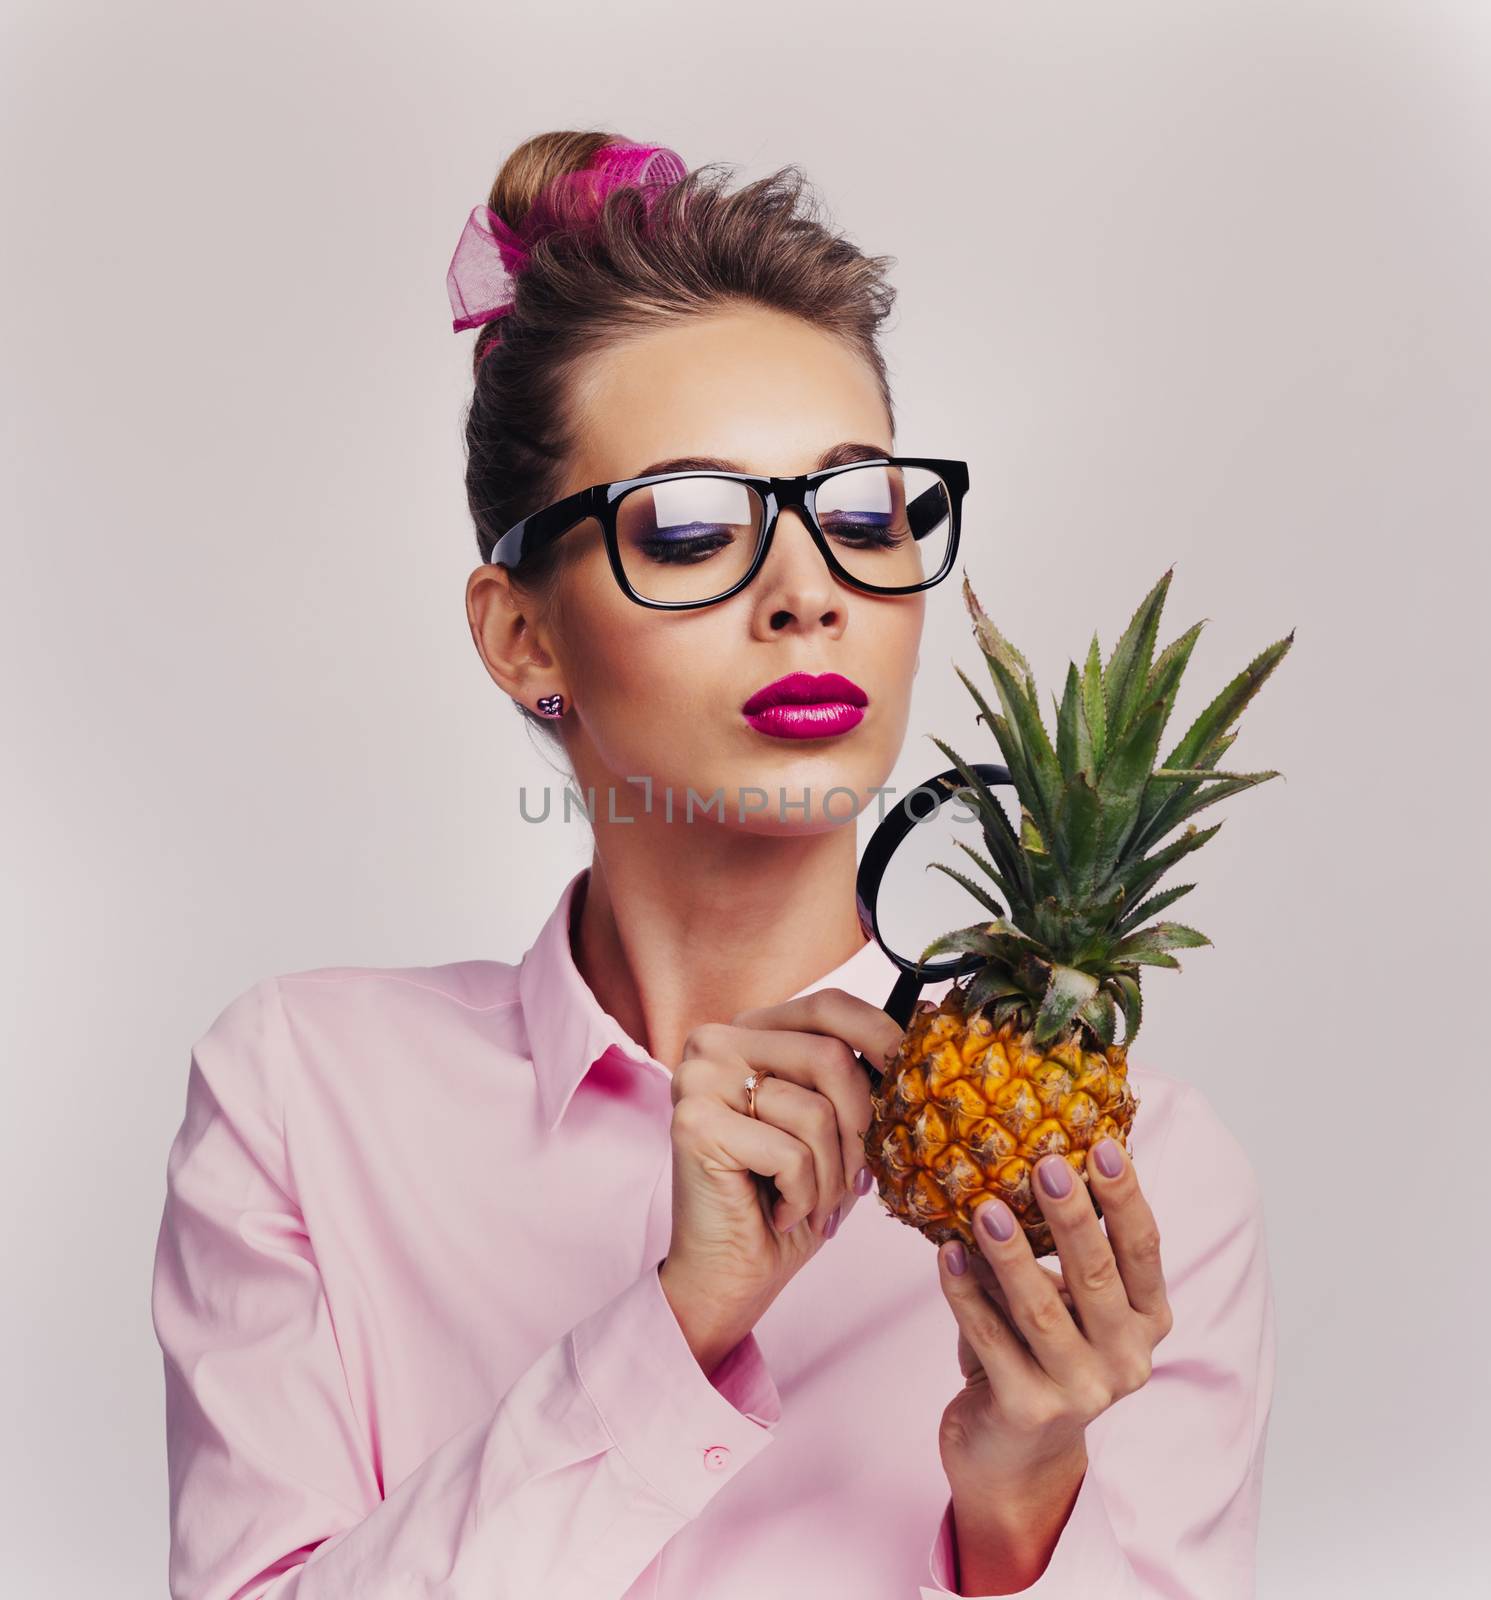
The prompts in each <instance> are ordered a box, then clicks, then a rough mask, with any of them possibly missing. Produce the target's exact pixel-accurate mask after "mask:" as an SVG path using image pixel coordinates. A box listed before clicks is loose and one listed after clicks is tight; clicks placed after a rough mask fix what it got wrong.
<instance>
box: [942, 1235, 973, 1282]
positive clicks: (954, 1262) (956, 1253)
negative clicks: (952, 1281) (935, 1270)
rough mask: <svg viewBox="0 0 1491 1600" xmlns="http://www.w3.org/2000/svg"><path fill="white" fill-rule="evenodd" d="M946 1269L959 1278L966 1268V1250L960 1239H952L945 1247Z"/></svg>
mask: <svg viewBox="0 0 1491 1600" xmlns="http://www.w3.org/2000/svg"><path fill="white" fill-rule="evenodd" d="M947 1270H948V1271H949V1272H950V1273H952V1275H953V1276H954V1277H955V1278H961V1277H962V1276H963V1274H964V1273H965V1272H966V1271H967V1270H968V1252H967V1251H966V1250H965V1249H964V1248H963V1241H962V1240H961V1239H954V1240H953V1242H952V1243H951V1244H950V1245H949V1246H948V1247H947Z"/></svg>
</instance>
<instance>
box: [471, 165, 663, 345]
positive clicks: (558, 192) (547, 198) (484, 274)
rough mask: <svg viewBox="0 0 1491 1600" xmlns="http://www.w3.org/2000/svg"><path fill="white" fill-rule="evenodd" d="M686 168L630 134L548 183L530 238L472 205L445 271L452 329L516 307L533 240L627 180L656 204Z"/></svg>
mask: <svg viewBox="0 0 1491 1600" xmlns="http://www.w3.org/2000/svg"><path fill="white" fill-rule="evenodd" d="M687 173H688V168H687V167H686V166H685V165H684V163H683V159H682V157H680V156H679V155H678V154H677V152H676V151H673V150H670V149H668V147H667V146H666V145H660V144H634V143H632V141H631V140H629V139H624V140H620V141H613V142H612V143H610V144H605V145H602V146H601V148H600V149H599V150H598V151H597V152H596V153H595V155H594V156H593V157H592V158H591V161H590V164H589V165H588V166H587V167H586V168H585V169H584V170H583V171H580V172H566V173H562V174H561V175H560V176H559V177H558V178H556V179H554V180H553V181H552V182H551V183H549V184H546V185H545V187H544V189H543V192H542V193H541V194H540V195H539V197H538V199H537V200H535V201H534V203H533V206H532V208H531V209H530V211H529V213H528V215H527V216H526V217H525V218H524V219H523V235H519V234H518V233H516V232H514V231H513V229H511V228H510V227H508V225H507V224H506V223H505V222H504V221H503V220H502V218H501V217H499V216H498V215H497V213H496V212H495V211H493V210H492V209H491V208H490V207H489V206H485V205H479V206H475V207H473V209H472V212H471V215H470V216H469V217H467V219H466V226H465V227H464V228H463V229H462V230H461V237H460V239H459V240H458V241H457V243H456V250H455V254H454V255H453V256H452V257H451V258H450V268H449V270H448V271H447V272H446V274H445V287H446V291H447V293H448V294H449V295H450V309H451V311H452V312H453V313H454V316H453V319H452V321H451V328H452V330H453V331H454V332H456V333H460V332H461V331H462V329H465V328H474V327H476V326H477V325H478V324H479V323H483V322H490V321H491V320H492V318H493V317H501V316H504V315H506V313H507V312H509V311H510V310H511V309H512V303H513V290H514V280H515V279H516V277H517V275H518V274H519V273H520V272H521V271H522V270H523V268H524V267H526V266H527V265H528V260H529V256H530V254H531V251H530V248H529V244H528V242H527V241H528V240H533V239H538V238H539V237H541V236H542V235H543V234H544V233H547V232H549V231H551V230H553V229H555V228H559V227H564V226H566V225H573V224H575V223H576V222H578V221H580V220H581V219H583V218H584V217H586V216H588V215H591V214H592V213H593V212H594V211H595V209H596V208H597V207H598V206H599V205H600V203H601V201H602V200H604V199H605V197H606V195H607V194H609V193H610V191H611V190H612V189H616V188H619V187H621V186H622V185H623V184H631V185H635V186H636V187H637V188H639V189H641V190H643V192H644V201H645V202H646V203H650V201H651V200H652V199H653V198H655V196H656V193H657V191H659V190H661V189H663V188H666V187H667V186H668V185H669V184H673V183H677V182H678V180H679V179H680V178H683V177H684V176H686V175H687Z"/></svg>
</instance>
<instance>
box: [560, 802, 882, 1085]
mask: <svg viewBox="0 0 1491 1600" xmlns="http://www.w3.org/2000/svg"><path fill="white" fill-rule="evenodd" d="M637 809H638V810H639V811H640V810H641V808H640V807H638V808H637ZM856 871H857V857H856V836H855V829H854V827H853V825H852V824H845V825H844V826H841V827H833V828H829V829H828V830H826V831H825V832H821V833H815V834H807V835H799V836H773V835H768V834H750V833H741V832H739V831H731V830H729V829H727V828H725V827H724V826H722V825H719V824H718V823H715V822H713V821H709V822H705V821H701V820H700V819H699V818H698V817H697V816H696V817H695V818H694V820H693V822H692V823H689V824H682V823H680V822H679V821H677V820H675V821H674V822H673V823H671V824H669V823H665V822H662V821H660V820H659V819H658V818H656V817H653V818H648V817H645V816H639V817H638V818H637V820H636V821H635V822H633V823H629V824H626V825H624V826H622V825H615V824H607V823H605V822H602V821H601V820H600V819H597V822H596V841H595V849H594V853H593V855H592V858H591V864H590V869H589V873H588V875H587V877H586V879H585V880H583V881H582V883H581V885H580V888H579V892H578V894H577V901H576V905H575V907H574V908H573V910H572V916H571V925H570V946H571V949H572V951H573V953H574V958H575V964H576V965H577V966H578V967H579V969H580V972H581V974H582V975H583V976H584V978H585V981H586V983H587V984H589V986H590V989H591V991H592V993H593V994H594V995H595V997H596V999H597V1000H598V1001H599V1002H600V1004H601V1006H602V1007H603V1008H604V1009H605V1010H606V1011H608V1012H609V1013H610V1014H611V1015H612V1016H613V1017H615V1019H616V1020H617V1021H618V1022H619V1023H620V1024H621V1026H622V1027H623V1028H625V1029H626V1031H627V1033H629V1034H630V1035H631V1037H632V1038H633V1039H635V1040H636V1041H637V1043H638V1044H640V1045H641V1046H642V1047H643V1048H644V1049H645V1050H647V1052H648V1053H649V1054H650V1055H652V1056H653V1057H654V1058H655V1059H656V1060H658V1061H661V1062H662V1063H663V1064H664V1065H665V1066H668V1067H674V1066H676V1065H677V1064H678V1063H679V1061H681V1060H682V1058H683V1047H684V1042H685V1041H686V1039H687V1038H688V1035H689V1033H690V1032H691V1031H692V1030H693V1029H694V1028H696V1027H697V1026H699V1024H701V1023H703V1022H709V1021H718V1022H729V1021H731V1020H732V1019H733V1018H734V1017H735V1016H736V1015H737V1014H738V1013H740V1012H741V1011H744V1010H746V1009H747V1008H748V1007H753V1006H766V1005H774V1004H777V1003H778V1002H780V1001H782V1000H785V999H787V998H788V997H789V996H791V995H793V994H796V993H797V992H798V991H799V990H800V989H805V988H809V987H811V986H812V985H813V983H814V981H815V980H816V979H818V978H821V977H823V976H824V975H825V974H827V973H829V972H832V971H833V970H834V969H835V968H836V967H838V966H840V965H842V964H843V963H844V962H845V961H847V960H848V959H849V958H850V957H851V956H852V955H854V954H855V952H856V951H858V950H860V949H862V948H863V947H864V945H865V943H866V940H865V936H864V933H863V932H862V931H861V929H860V926H859V918H858V915H857V913H856V911H855V900H854V880H855V874H856Z"/></svg>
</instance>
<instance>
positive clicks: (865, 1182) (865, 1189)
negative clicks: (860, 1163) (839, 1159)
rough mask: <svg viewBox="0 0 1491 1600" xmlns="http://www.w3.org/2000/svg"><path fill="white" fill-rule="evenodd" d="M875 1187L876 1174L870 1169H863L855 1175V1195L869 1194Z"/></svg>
mask: <svg viewBox="0 0 1491 1600" xmlns="http://www.w3.org/2000/svg"><path fill="white" fill-rule="evenodd" d="M874 1187H875V1174H874V1173H873V1172H871V1171H870V1169H869V1168H868V1167H861V1168H860V1169H859V1171H858V1172H856V1173H855V1174H854V1192H855V1194H868V1193H869V1192H870V1190H871V1189H873V1188H874Z"/></svg>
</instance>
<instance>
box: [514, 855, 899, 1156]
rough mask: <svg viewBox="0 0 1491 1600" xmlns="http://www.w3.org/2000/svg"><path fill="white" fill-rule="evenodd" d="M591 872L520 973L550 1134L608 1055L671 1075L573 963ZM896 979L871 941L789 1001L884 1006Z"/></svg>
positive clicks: (554, 915)
mask: <svg viewBox="0 0 1491 1600" xmlns="http://www.w3.org/2000/svg"><path fill="white" fill-rule="evenodd" d="M589 872H590V868H589V867H588V866H587V867H582V868H581V869H580V870H579V871H578V872H577V873H576V874H575V875H574V877H572V878H571V879H570V880H569V882H568V883H567V884H566V885H565V887H564V890H563V892H562V893H561V894H560V896H559V902H558V904H557V905H556V906H555V907H554V909H553V910H552V911H551V912H550V913H549V916H548V918H547V920H546V921H545V922H544V924H543V926H542V927H541V928H540V929H539V931H538V935H537V937H536V938H535V939H534V941H533V943H532V945H530V946H529V948H528V950H527V951H526V952H525V954H524V956H523V959H522V961H521V963H520V964H519V967H518V998H519V1001H520V1003H521V1005H522V1007H523V1022H524V1026H525V1027H526V1029H527V1033H528V1049H529V1054H530V1055H531V1056H532V1058H533V1071H534V1075H535V1077H536V1078H537V1081H538V1098H539V1108H540V1111H541V1113H542V1115H543V1119H544V1126H545V1128H547V1129H548V1130H549V1131H550V1132H552V1131H553V1130H554V1129H555V1128H556V1127H557V1126H558V1125H559V1121H560V1119H561V1118H562V1117H563V1116H564V1113H565V1109H566V1108H567V1107H568V1105H569V1103H570V1100H571V1099H572V1098H573V1096H574V1093H575V1090H576V1089H577V1088H578V1087H579V1085H580V1082H581V1080H582V1079H583V1078H584V1077H585V1075H586V1074H587V1073H588V1072H589V1071H590V1069H591V1067H593V1066H594V1065H595V1063H596V1062H597V1061H599V1060H600V1058H601V1057H602V1056H603V1055H605V1054H606V1053H607V1051H610V1050H615V1051H618V1052H619V1053H620V1054H621V1055H622V1056H624V1057H625V1058H626V1059H627V1060H629V1061H633V1062H635V1063H637V1065H638V1066H642V1067H650V1068H652V1069H653V1070H655V1071H657V1072H660V1073H662V1074H663V1075H664V1076H671V1074H670V1072H669V1069H668V1067H667V1066H665V1065H664V1064H663V1063H662V1062H661V1061H659V1060H658V1059H657V1058H656V1057H655V1056H652V1055H649V1054H648V1052H647V1051H646V1050H644V1049H643V1048H642V1046H641V1045H639V1044H638V1043H637V1042H636V1040H635V1039H633V1038H632V1037H631V1035H630V1034H628V1033H627V1031H626V1030H625V1029H624V1028H623V1027H622V1026H621V1024H620V1023H619V1022H618V1021H617V1020H616V1018H615V1017H613V1016H612V1015H611V1014H610V1012H608V1011H606V1010H604V1009H602V1007H601V1003H600V1001H598V1000H597V999H596V997H595V994H594V992H593V991H592V990H591V988H590V985H589V984H588V983H586V981H585V978H584V976H583V975H582V973H581V972H580V969H579V968H578V967H577V966H576V965H575V958H574V953H573V951H572V950H571V948H570V914H571V911H572V910H573V907H574V904H575V899H576V896H577V895H578V894H580V893H581V891H582V887H583V885H584V884H585V883H586V882H587V881H588V875H589ZM896 977H897V969H896V967H895V965H894V963H893V962H892V961H891V960H890V958H889V957H888V956H887V955H886V953H885V952H884V951H883V950H882V949H881V948H880V946H879V945H878V944H877V943H876V942H875V941H874V940H873V939H871V940H869V942H868V943H866V944H863V945H861V946H860V948H859V949H858V950H856V951H855V953H854V954H853V955H852V956H850V957H849V959H848V960H847V961H844V962H841V963H840V964H839V965H838V966H837V967H835V968H834V969H833V971H832V972H827V973H825V974H824V975H823V976H822V977H821V978H815V979H814V980H813V981H812V982H811V983H808V984H804V985H803V987H802V988H801V989H799V990H798V991H797V994H794V995H791V996H789V998H790V999H794V1000H795V999H796V998H797V995H800V994H807V993H809V992H810V991H812V990H814V989H825V988H836V989H843V990H845V991H847V992H848V993H849V994H852V995H857V996H858V997H859V998H860V999H863V1000H869V1001H871V1002H873V1003H874V1004H875V1005H877V1006H879V1005H884V1004H885V1001H886V998H887V996H888V995H889V994H890V992H891V989H892V987H893V986H894V984H895V981H896Z"/></svg>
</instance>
